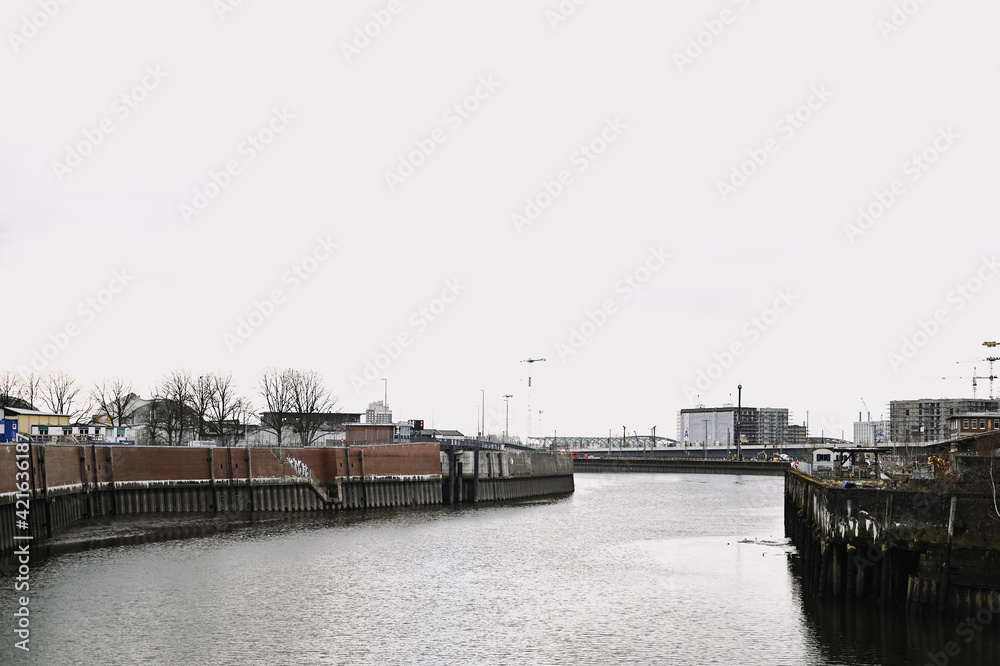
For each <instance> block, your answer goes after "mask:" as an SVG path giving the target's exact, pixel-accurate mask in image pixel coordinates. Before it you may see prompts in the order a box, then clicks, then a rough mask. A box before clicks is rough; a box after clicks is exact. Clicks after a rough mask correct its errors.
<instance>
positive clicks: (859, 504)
mask: <svg viewBox="0 0 1000 666" xmlns="http://www.w3.org/2000/svg"><path fill="white" fill-rule="evenodd" d="M785 533H786V535H787V536H788V537H790V538H791V540H792V542H793V543H794V544H795V546H796V548H797V549H798V551H799V554H800V557H801V562H802V566H803V574H804V577H805V579H806V582H807V585H808V586H809V587H810V588H811V590H812V591H813V592H814V593H815V594H816V595H817V596H826V597H831V598H834V599H843V600H845V601H847V602H867V603H877V604H879V605H881V606H883V607H888V608H900V609H905V610H906V611H907V612H908V613H911V614H917V615H937V616H944V617H964V616H966V615H970V614H971V615H975V614H976V613H978V612H979V611H980V610H982V609H988V610H990V611H991V612H1000V516H998V515H997V514H996V511H995V508H994V506H993V499H992V497H987V496H983V495H959V494H947V495H945V494H937V493H934V492H930V491H921V490H919V489H908V490H900V489H876V488H840V487H834V486H832V485H830V484H824V483H823V482H821V481H819V480H817V479H814V478H812V477H809V476H806V475H804V474H801V473H799V472H795V471H789V472H788V473H787V475H786V476H785Z"/></svg>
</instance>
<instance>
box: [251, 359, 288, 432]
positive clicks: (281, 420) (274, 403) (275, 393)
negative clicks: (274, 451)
mask: <svg viewBox="0 0 1000 666" xmlns="http://www.w3.org/2000/svg"><path fill="white" fill-rule="evenodd" d="M293 378H294V373H293V371H292V370H278V369H277V368H267V369H265V370H264V372H263V373H261V376H260V382H259V384H258V391H259V392H260V396H261V397H262V398H264V411H262V412H261V414H260V426H261V428H263V429H264V430H270V431H271V432H273V433H274V434H275V436H277V438H278V450H279V451H280V450H281V443H282V435H283V431H284V428H285V426H286V425H288V420H289V416H290V412H291V404H292V403H291V390H292V386H291V385H292V382H293Z"/></svg>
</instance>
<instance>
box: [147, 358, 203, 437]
mask: <svg viewBox="0 0 1000 666" xmlns="http://www.w3.org/2000/svg"><path fill="white" fill-rule="evenodd" d="M191 397H192V382H191V373H190V372H189V371H188V370H172V371H170V373H169V374H167V375H166V376H165V377H163V379H161V380H160V381H159V382H157V384H156V386H154V387H153V405H151V407H150V414H149V425H150V428H151V429H152V430H153V431H154V432H155V433H156V435H160V436H161V438H162V439H163V441H164V443H165V444H167V445H168V446H175V445H176V446H179V445H181V444H182V443H183V441H184V432H185V430H187V428H188V427H189V426H190V427H192V428H193V427H194V424H193V423H192V422H191V421H192V419H191V418H190V416H189V415H190V403H191ZM154 417H155V418H154Z"/></svg>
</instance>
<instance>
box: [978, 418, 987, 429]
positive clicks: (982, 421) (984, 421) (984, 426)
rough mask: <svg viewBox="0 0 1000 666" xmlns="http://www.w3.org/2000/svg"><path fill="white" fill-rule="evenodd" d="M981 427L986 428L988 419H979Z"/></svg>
mask: <svg viewBox="0 0 1000 666" xmlns="http://www.w3.org/2000/svg"><path fill="white" fill-rule="evenodd" d="M979 429H980V430H986V419H979Z"/></svg>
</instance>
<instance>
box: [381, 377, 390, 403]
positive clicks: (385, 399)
mask: <svg viewBox="0 0 1000 666" xmlns="http://www.w3.org/2000/svg"><path fill="white" fill-rule="evenodd" d="M382 406H383V407H385V408H386V409H389V380H388V379H387V378H385V377H383V378H382Z"/></svg>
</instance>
